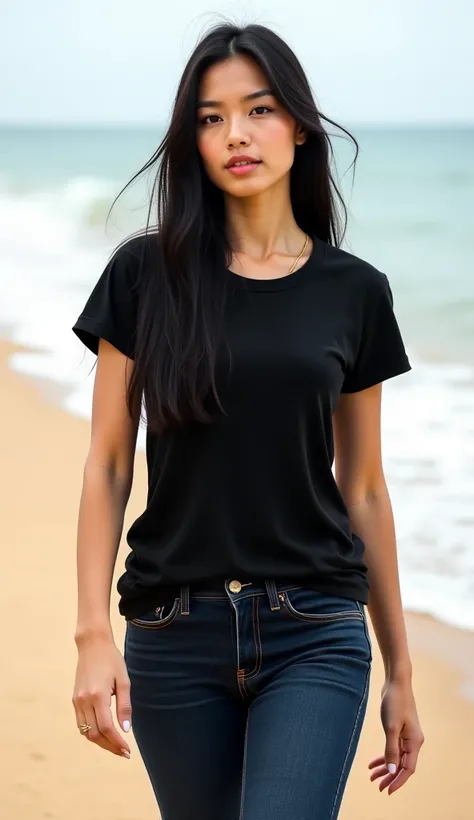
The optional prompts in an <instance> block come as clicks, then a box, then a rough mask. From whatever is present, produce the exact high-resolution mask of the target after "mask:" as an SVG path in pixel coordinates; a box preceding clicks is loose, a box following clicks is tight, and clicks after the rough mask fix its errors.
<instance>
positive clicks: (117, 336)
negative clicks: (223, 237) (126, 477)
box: [73, 236, 411, 619]
mask: <svg viewBox="0 0 474 820" xmlns="http://www.w3.org/2000/svg"><path fill="white" fill-rule="evenodd" d="M312 239H313V243H314V245H313V250H312V254H311V257H310V258H309V259H308V260H307V261H306V262H305V263H304V265H303V266H302V267H300V268H298V269H297V270H296V271H295V272H294V273H292V274H289V275H287V276H283V277H279V278H274V279H266V280H259V279H248V278H246V277H244V276H240V275H239V274H236V273H233V272H232V271H230V270H229V269H228V268H226V267H224V268H223V270H222V276H225V277H227V279H228V282H229V289H228V296H227V302H226V307H225V316H224V324H223V337H222V338H223V342H224V341H225V342H226V343H228V344H229V347H230V351H231V354H232V369H231V370H230V372H229V367H228V361H229V360H228V358H227V356H226V357H224V358H223V359H222V361H223V362H224V361H225V364H224V366H223V369H222V373H221V374H219V357H218V364H217V371H216V378H217V383H218V386H219V396H220V399H221V402H222V404H223V406H224V409H225V410H226V412H227V415H224V414H222V413H219V414H218V415H217V416H216V419H215V421H214V420H213V421H212V423H211V424H210V425H207V424H202V423H199V422H192V423H189V424H188V425H187V426H186V427H185V428H184V429H176V428H175V429H173V431H169V432H165V433H162V434H160V435H157V434H154V433H153V434H152V433H150V431H149V430H147V439H146V456H147V466H148V495H147V504H146V509H145V510H144V511H143V513H142V514H141V515H140V516H139V517H138V518H137V519H136V520H135V522H134V523H133V524H132V526H131V527H130V529H129V531H128V533H127V542H128V544H129V546H130V547H131V552H130V553H129V554H128V555H127V559H126V563H125V572H124V574H123V575H122V576H121V577H120V579H119V581H118V584H117V590H118V592H119V594H120V596H121V599H120V603H119V611H120V613H121V614H122V615H124V616H125V618H127V619H128V618H131V617H135V616H137V615H139V614H140V613H142V612H144V611H146V610H147V609H151V608H153V607H154V606H155V605H158V604H159V603H160V602H163V601H164V600H168V599H169V597H170V596H172V595H174V593H175V592H176V591H177V590H178V589H179V586H180V585H181V584H185V583H193V582H195V583H196V582H197V583H207V582H209V581H213V580H217V579H219V580H222V579H225V578H237V579H241V580H258V579H264V578H274V579H276V580H284V581H287V580H289V581H290V582H292V581H293V580H294V581H296V582H300V583H306V584H309V585H311V586H312V587H313V588H315V589H317V590H320V591H322V592H327V593H329V594H337V595H341V596H343V597H349V598H354V599H357V600H359V601H361V602H362V603H367V602H368V588H369V584H368V577H367V566H366V564H365V562H364V557H363V553H364V543H363V541H362V540H361V538H359V537H358V536H357V535H356V534H355V533H352V532H351V527H350V524H349V517H348V513H347V508H346V506H345V504H344V501H343V499H342V496H341V494H340V492H339V489H338V486H337V484H336V481H335V478H334V475H333V472H332V465H333V460H334V442H333V428H332V413H333V411H334V409H335V407H336V405H337V402H338V398H339V395H340V393H341V392H342V393H352V392H356V391H359V390H364V389H365V388H368V387H370V386H371V385H374V384H377V383H378V382H381V381H383V380H385V379H389V378H391V377H393V376H396V375H398V374H401V373H405V372H407V371H408V370H410V369H411V365H410V363H409V360H408V357H407V354H406V351H405V347H404V343H403V340H402V337H401V334H400V330H399V327H398V323H397V320H396V317H395V314H394V311H393V299H392V292H391V289H390V285H389V281H388V279H387V277H386V275H385V274H383V273H381V272H379V271H378V270H376V269H375V268H374V267H372V266H371V265H370V264H368V263H367V262H365V261H363V260H361V259H359V258H357V257H356V256H354V255H352V254H349V253H348V252H347V251H343V250H341V249H338V248H335V247H333V246H331V245H329V244H327V243H325V242H323V241H321V240H319V239H317V238H316V237H315V236H313V237H312ZM146 241H147V240H146V239H145V237H135V238H133V239H131V240H128V242H127V243H126V244H125V245H123V246H122V247H121V248H119V249H118V250H117V251H116V252H115V254H114V256H113V257H112V259H111V260H110V261H109V263H108V264H107V265H106V267H105V269H104V270H103V272H102V275H101V276H100V278H99V280H98V282H97V284H96V285H95V287H94V289H93V291H92V293H91V294H90V296H89V298H88V300H87V303H86V305H85V306H84V310H83V312H82V313H81V315H80V317H79V318H78V320H77V322H76V323H75V325H74V327H73V330H74V332H75V333H76V334H77V336H78V337H79V338H80V339H81V340H82V341H83V342H84V344H85V345H86V346H87V347H88V348H90V350H92V351H93V352H94V353H97V350H98V338H99V337H103V338H104V339H106V340H107V341H109V342H110V343H111V344H113V345H114V346H115V347H116V348H118V350H120V351H121V352H122V353H124V354H125V355H127V356H129V357H130V358H132V359H133V357H134V345H133V338H134V327H135V317H136V311H137V304H138V302H137V300H138V298H139V294H138V289H137V281H138V278H137V277H138V270H139V266H140V260H141V258H142V256H143V250H144V248H145V243H146ZM145 259H146V260H147V261H146V264H152V259H151V254H150V253H147V254H146V257H145ZM156 275H159V271H157V272H156ZM156 308H157V310H159V305H157V306H156Z"/></svg>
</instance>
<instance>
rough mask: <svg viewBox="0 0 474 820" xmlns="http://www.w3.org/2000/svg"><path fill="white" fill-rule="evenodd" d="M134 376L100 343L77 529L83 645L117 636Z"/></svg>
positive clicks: (79, 638) (126, 362) (127, 362)
mask: <svg viewBox="0 0 474 820" xmlns="http://www.w3.org/2000/svg"><path fill="white" fill-rule="evenodd" d="M132 372H133V361H132V360H131V359H128V358H127V357H126V356H124V355H123V353H120V352H119V351H118V350H117V349H116V348H115V347H113V346H112V345H111V344H109V342H107V341H105V340H104V339H100V340H99V351H98V361H97V369H96V376H95V383H94V394H93V400H92V419H91V440H90V448H89V452H88V455H87V458H86V462H85V465H84V473H83V485H82V494H81V499H80V505H79V517H78V527H77V583H78V612H77V626H76V632H75V635H74V638H75V641H76V643H77V644H78V645H79V644H82V643H84V642H86V641H87V640H88V639H90V638H94V636H96V635H109V636H112V631H111V624H110V593H111V586H112V578H113V572H114V568H115V562H116V559H117V552H118V548H119V544H120V538H121V535H122V529H123V521H124V515H125V508H126V506H127V502H128V498H129V495H130V491H131V488H132V481H133V465H134V458H135V447H136V438H137V430H138V418H135V419H134V420H132V419H131V418H130V416H129V414H128V412H127V409H126V404H125V390H126V387H127V385H128V383H129V380H130V377H131V374H132Z"/></svg>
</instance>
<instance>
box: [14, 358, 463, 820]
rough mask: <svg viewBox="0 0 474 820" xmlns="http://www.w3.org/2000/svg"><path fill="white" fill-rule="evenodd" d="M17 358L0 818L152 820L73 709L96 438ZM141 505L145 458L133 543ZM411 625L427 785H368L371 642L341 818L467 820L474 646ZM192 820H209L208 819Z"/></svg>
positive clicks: (134, 786) (134, 780)
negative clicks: (85, 522)
mask: <svg viewBox="0 0 474 820" xmlns="http://www.w3.org/2000/svg"><path fill="white" fill-rule="evenodd" d="M19 349H20V348H18V347H17V346H14V345H12V344H10V343H8V342H1V343H0V380H1V381H0V391H1V396H2V424H1V427H0V438H1V445H0V450H1V462H2V471H1V492H0V507H1V519H2V548H3V549H2V552H3V556H4V560H3V572H2V573H1V578H0V601H1V608H2V613H1V614H2V618H1V621H2V627H3V629H2V633H3V639H2V648H3V653H2V654H3V664H2V669H3V672H2V676H1V680H0V699H1V702H2V704H3V715H2V752H1V771H2V781H3V784H2V788H1V801H0V803H1V805H0V818H1V820H41V819H42V818H60V820H151V819H152V818H155V817H157V816H158V812H157V809H156V804H155V800H154V796H153V794H152V790H151V786H150V785H149V782H148V778H147V775H146V772H145V769H144V766H143V763H142V761H141V759H140V756H139V754H138V750H137V748H136V744H135V743H134V739H133V735H132V736H128V739H129V742H130V745H131V748H132V757H131V760H126V759H125V758H123V759H122V758H118V757H116V756H113V755H111V754H108V753H107V752H105V751H103V750H102V749H100V748H98V747H95V746H93V745H92V744H90V743H88V742H87V741H86V740H85V739H84V738H82V737H81V736H80V735H79V733H78V731H77V728H76V723H75V715H74V710H73V706H72V703H71V696H72V689H73V683H74V675H75V667H76V658H77V650H76V646H75V643H74V640H73V635H74V628H75V620H76V577H75V561H76V554H75V549H76V546H75V539H76V520H77V509H78V504H79V496H80V491H81V483H82V468H83V463H84V459H85V457H86V454H87V450H88V446H89V424H88V422H86V421H83V420H81V419H77V418H74V417H72V416H70V415H68V414H67V413H66V412H65V411H63V410H62V409H61V407H60V406H59V405H58V403H57V400H58V397H59V395H60V391H59V390H58V388H54V387H53V386H52V385H50V384H48V383H46V382H40V381H35V380H30V379H26V378H24V377H22V376H19V375H17V374H15V373H13V372H11V371H10V370H9V369H8V366H7V358H8V356H9V355H10V354H11V353H12V352H14V351H15V350H19ZM89 378H91V379H92V378H93V375H91V376H90V377H89ZM145 494H146V469H145V459H144V455H143V453H141V452H140V453H138V454H137V464H136V471H135V478H134V488H133V491H132V496H131V498H130V502H129V505H128V508H127V512H126V518H125V527H124V532H126V530H127V529H128V526H129V525H130V523H131V522H132V521H133V519H134V518H135V517H136V515H138V514H139V513H140V512H141V511H142V509H143V504H144V500H145ZM127 549H128V548H127V546H126V544H125V539H124V538H123V539H122V545H121V548H120V553H119V558H118V562H117V567H116V573H115V578H114V587H113V596H112V620H113V627H114V633H115V638H116V642H117V645H118V646H119V648H121V649H122V647H123V635H124V629H125V622H124V620H123V619H122V618H121V617H120V615H119V614H118V612H117V593H116V591H115V582H116V579H117V578H118V576H119V575H120V574H121V573H122V571H123V562H124V558H125V556H126V554H127ZM406 622H407V628H408V634H409V641H410V647H411V654H412V661H413V666H414V688H415V694H416V697H417V703H418V709H419V714H420V720H421V724H422V728H423V731H424V733H425V737H426V742H425V745H424V747H423V749H422V751H421V756H420V760H419V765H418V771H417V772H416V774H415V775H414V776H413V777H412V778H411V780H410V781H409V782H408V783H407V784H406V785H405V786H404V787H403V788H402V789H401V790H400V791H398V792H396V793H395V794H394V795H392V796H390V797H389V796H388V795H387V792H386V791H385V792H383V793H382V794H380V793H379V790H378V784H377V783H371V782H370V780H369V777H370V772H369V770H368V768H367V764H368V762H369V760H370V759H371V758H373V757H376V756H378V755H380V754H382V753H383V750H384V735H383V731H382V726H381V723H380V718H379V704H380V689H381V686H382V682H383V670H382V664H381V661H380V657H379V653H378V648H377V646H376V643H375V637H374V636H373V635H372V641H373V649H374V665H373V672H372V682H371V692H370V699H369V705H368V711H367V717H366V721H365V724H364V728H363V731H362V737H361V741H360V744H359V748H358V751H357V756H356V760H355V763H354V766H353V769H352V772H351V775H350V779H349V783H348V786H347V789H346V794H345V798H344V801H343V808H342V810H341V814H340V817H341V818H342V820H385V818H386V820H391V818H397V820H399V818H403V820H471V818H472V817H473V816H474V797H473V794H472V791H471V787H470V785H469V779H470V776H469V770H470V765H471V764H472V762H473V760H474V755H473V751H472V739H473V738H474V684H473V678H472V675H473V671H474V670H473V667H474V633H470V632H463V631H461V630H456V629H454V628H451V627H448V626H446V625H444V624H441V623H438V622H437V621H435V620H434V619H433V618H431V617H428V616H421V615H412V614H410V613H407V615H406ZM113 708H114V704H113ZM316 817H317V815H316V814H315V820H316ZM196 818H197V820H206V818H205V817H202V818H201V815H200V812H199V806H196ZM289 820H291V818H289Z"/></svg>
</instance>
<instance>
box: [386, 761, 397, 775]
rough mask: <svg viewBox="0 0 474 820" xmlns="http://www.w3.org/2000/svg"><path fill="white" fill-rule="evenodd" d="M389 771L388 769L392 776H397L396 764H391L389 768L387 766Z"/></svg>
mask: <svg viewBox="0 0 474 820" xmlns="http://www.w3.org/2000/svg"><path fill="white" fill-rule="evenodd" d="M387 769H388V771H389V773H390V774H395V772H396V771H397V765H396V763H389V764H388V766H387Z"/></svg>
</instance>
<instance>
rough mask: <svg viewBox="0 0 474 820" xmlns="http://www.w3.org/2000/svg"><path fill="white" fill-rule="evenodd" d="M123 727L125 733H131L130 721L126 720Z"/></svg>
mask: <svg viewBox="0 0 474 820" xmlns="http://www.w3.org/2000/svg"><path fill="white" fill-rule="evenodd" d="M122 727H123V731H124V732H129V731H130V721H129V720H124V722H123V723H122Z"/></svg>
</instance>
